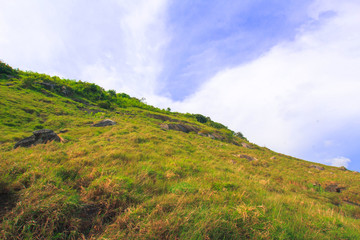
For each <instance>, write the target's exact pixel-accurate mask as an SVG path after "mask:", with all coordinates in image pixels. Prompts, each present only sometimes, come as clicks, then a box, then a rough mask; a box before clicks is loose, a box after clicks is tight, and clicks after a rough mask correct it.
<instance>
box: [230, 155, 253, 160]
mask: <svg viewBox="0 0 360 240" xmlns="http://www.w3.org/2000/svg"><path fill="white" fill-rule="evenodd" d="M235 156H236V157H239V158H244V159H247V160H249V161H256V160H257V159H256V158H255V157H252V156H249V155H245V154H239V155H235Z"/></svg>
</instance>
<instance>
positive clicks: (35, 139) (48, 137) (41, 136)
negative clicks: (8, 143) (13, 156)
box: [14, 129, 61, 148]
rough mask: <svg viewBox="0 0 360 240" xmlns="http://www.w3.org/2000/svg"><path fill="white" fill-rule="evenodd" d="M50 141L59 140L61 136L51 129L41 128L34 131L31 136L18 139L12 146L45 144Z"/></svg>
mask: <svg viewBox="0 0 360 240" xmlns="http://www.w3.org/2000/svg"><path fill="white" fill-rule="evenodd" d="M51 141H56V142H60V141H61V138H60V137H59V136H58V135H57V134H56V133H55V132H54V131H53V130H50V129H42V130H38V131H34V132H33V135H32V136H30V137H27V138H24V139H22V140H20V141H18V142H17V143H16V144H15V146H14V148H18V147H30V146H33V145H37V144H45V143H48V142H51Z"/></svg>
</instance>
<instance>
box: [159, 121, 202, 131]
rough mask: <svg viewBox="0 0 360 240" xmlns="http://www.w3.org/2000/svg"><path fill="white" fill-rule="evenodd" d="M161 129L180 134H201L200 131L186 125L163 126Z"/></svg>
mask: <svg viewBox="0 0 360 240" xmlns="http://www.w3.org/2000/svg"><path fill="white" fill-rule="evenodd" d="M161 128H162V129H165V130H175V131H180V132H184V133H189V132H195V133H197V132H199V129H198V128H196V127H193V126H190V125H185V124H181V123H179V124H161Z"/></svg>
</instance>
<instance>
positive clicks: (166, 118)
mask: <svg viewBox="0 0 360 240" xmlns="http://www.w3.org/2000/svg"><path fill="white" fill-rule="evenodd" d="M147 116H148V117H151V118H154V119H158V120H161V121H163V122H165V121H169V122H179V120H177V119H173V118H170V117H168V116H164V115H158V114H148V115H147Z"/></svg>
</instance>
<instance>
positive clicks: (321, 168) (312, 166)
mask: <svg viewBox="0 0 360 240" xmlns="http://www.w3.org/2000/svg"><path fill="white" fill-rule="evenodd" d="M309 168H315V169H317V170H320V171H322V170H325V168H323V167H320V166H317V165H311V166H310V167H309Z"/></svg>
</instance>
